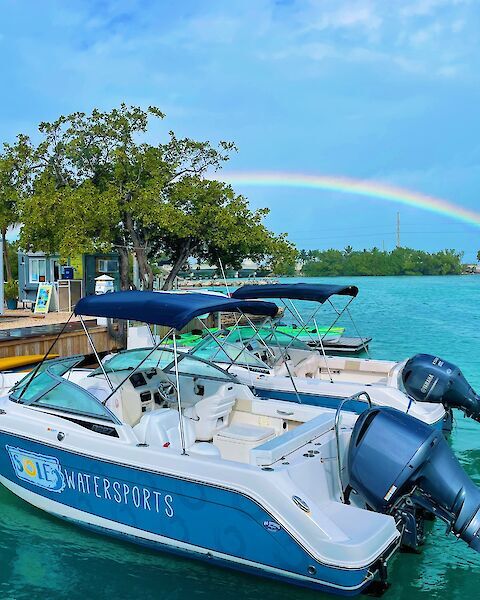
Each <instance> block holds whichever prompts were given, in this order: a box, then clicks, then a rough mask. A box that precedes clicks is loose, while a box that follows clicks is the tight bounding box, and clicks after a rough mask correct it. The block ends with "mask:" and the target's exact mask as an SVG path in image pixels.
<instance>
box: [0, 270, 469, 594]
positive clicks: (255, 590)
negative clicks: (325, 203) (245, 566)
mask: <svg viewBox="0 0 480 600" xmlns="http://www.w3.org/2000/svg"><path fill="white" fill-rule="evenodd" d="M311 281H322V280H311ZM324 281H325V282H328V283H334V282H335V283H349V284H352V283H353V284H356V285H358V286H359V287H360V294H359V296H358V298H357V299H356V300H355V301H354V303H353V304H352V314H353V316H354V318H355V320H356V322H357V324H358V328H359V330H360V332H361V333H362V334H365V335H366V334H368V335H371V336H373V338H374V342H373V343H372V345H371V354H372V356H374V357H378V358H391V359H395V360H396V359H401V358H404V357H406V356H410V355H412V354H415V353H416V352H421V351H424V352H429V353H433V354H438V355H439V356H441V357H443V358H445V359H447V360H451V361H453V362H454V363H456V364H458V365H459V366H461V367H462V369H463V371H464V373H465V375H466V377H467V379H468V380H469V381H470V382H471V383H472V385H473V386H474V387H476V388H477V389H480V311H479V297H480V277H474V276H465V277H423V278H422V277H418V278H415V277H398V278H376V277H367V278H348V279H344V278H329V279H326V280H324ZM326 313H327V314H328V316H330V314H331V311H330V312H329V311H328V310H327V307H326V308H325V311H323V313H322V312H321V313H320V314H324V317H319V319H318V322H319V323H322V324H326V323H327V321H328V319H327V314H326ZM344 324H345V326H346V327H347V333H348V334H351V335H355V331H354V330H353V329H352V327H351V326H349V324H348V321H346V320H345V321H344ZM452 444H453V447H454V449H455V451H456V453H457V455H458V456H459V457H460V460H461V461H462V463H463V465H464V467H465V468H466V470H467V471H468V472H469V473H470V475H471V476H472V477H473V479H474V480H475V481H476V482H477V484H478V485H480V423H473V422H471V421H469V420H467V419H463V418H462V417H461V416H460V415H457V420H456V427H455V431H454V434H453V439H452ZM444 531H445V527H444V526H443V525H441V524H437V525H436V526H435V527H434V528H433V531H432V533H431V535H430V536H429V538H428V540H427V544H426V546H425V547H424V550H423V551H422V553H421V554H420V555H413V554H401V555H399V556H398V557H397V558H396V559H395V561H394V562H393V563H391V566H390V581H391V584H392V586H391V588H390V589H389V590H388V591H387V593H386V594H385V596H384V598H385V600H397V599H402V600H420V599H423V598H425V599H426V598H429V599H431V598H441V599H446V598H453V599H456V598H458V599H460V598H461V599H462V600H464V599H465V598H473V597H478V584H479V582H480V579H479V578H480V555H478V554H475V553H473V552H472V551H471V550H469V549H468V548H467V547H466V545H465V544H464V543H463V542H461V541H456V540H455V539H454V538H453V537H446V536H445V535H444ZM238 597H241V598H242V599H250V598H251V599H255V600H258V598H278V599H280V600H281V599H285V600H286V599H287V598H288V599H289V600H293V599H305V600H307V599H309V598H312V599H313V598H314V597H315V598H321V599H322V598H331V596H326V595H325V596H324V595H322V594H318V593H313V592H310V591H307V590H301V589H297V588H293V587H289V586H285V585H282V584H278V583H274V582H270V581H267V580H262V579H260V578H255V577H250V576H246V575H241V574H236V573H234V572H230V571H226V570H221V569H217V568H212V567H211V566H207V565H204V564H203V563H197V562H194V561H191V560H187V559H181V558H174V557H171V556H168V555H163V554H158V553H153V552H150V551H146V550H143V549H139V548H138V547H136V546H133V545H129V544H126V543H122V542H118V541H113V540H110V539H108V538H104V537H101V536H98V535H95V534H91V533H88V532H85V531H83V530H81V529H78V528H76V527H74V526H71V525H68V524H65V523H63V522H61V521H58V520H56V519H53V518H50V517H48V516H46V515H44V514H43V513H41V512H39V511H37V510H35V509H33V508H30V507H29V506H28V505H27V504H25V503H23V502H22V501H20V500H17V499H16V498H15V497H14V496H13V495H12V494H10V493H9V492H7V491H6V490H5V489H4V488H0V600H23V599H28V600H37V599H42V600H43V599H44V598H45V599H47V598H48V599H52V600H56V599H57V598H58V599H61V598H68V599H69V600H85V599H86V598H112V599H115V600H122V599H124V598H125V599H127V598H128V599H130V600H132V599H137V598H138V599H141V600H150V599H157V598H158V599H160V598H161V599H166V598H168V599H169V600H174V599H180V598H182V599H183V598H189V599H191V598H222V599H224V600H229V599H232V600H233V599H235V600H237V598H238Z"/></svg>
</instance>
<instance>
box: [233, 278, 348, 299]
mask: <svg viewBox="0 0 480 600" xmlns="http://www.w3.org/2000/svg"><path fill="white" fill-rule="evenodd" d="M357 294H358V288H357V286H355V285H330V284H323V283H274V284H269V285H244V286H243V287H241V288H239V289H238V290H235V291H234V292H233V294H232V297H233V298H237V299H246V298H288V299H289V300H312V301H313V302H320V303H321V304H323V303H324V302H325V301H326V300H328V299H329V298H330V296H352V297H353V298H354V297H355V296H356V295H357Z"/></svg>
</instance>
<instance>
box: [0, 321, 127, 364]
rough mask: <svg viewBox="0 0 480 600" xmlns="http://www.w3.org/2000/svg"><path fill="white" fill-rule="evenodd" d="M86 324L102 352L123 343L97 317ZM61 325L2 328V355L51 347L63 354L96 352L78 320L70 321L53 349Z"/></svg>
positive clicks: (0, 332)
mask: <svg viewBox="0 0 480 600" xmlns="http://www.w3.org/2000/svg"><path fill="white" fill-rule="evenodd" d="M85 324H86V326H87V329H88V333H89V334H90V336H91V338H92V340H93V343H94V344H95V348H96V349H97V352H98V353H99V354H105V353H108V352H113V351H115V350H119V349H121V347H122V346H121V344H119V342H118V341H116V340H115V339H114V338H113V337H112V336H111V335H110V334H109V331H108V329H107V327H102V326H99V325H97V321H96V320H95V319H88V320H86V321H85ZM62 327H63V324H62V323H59V324H55V325H39V326H37V327H19V328H15V329H6V330H0V358H11V357H14V356H29V355H32V354H45V353H46V352H47V351H49V350H50V352H52V353H55V354H58V355H60V356H71V355H72V354H84V355H91V354H92V353H93V351H92V348H91V346H90V344H89V342H88V339H87V336H86V335H85V332H84V330H83V328H82V325H81V323H78V322H73V323H69V324H68V325H67V326H66V328H65V331H64V332H63V333H62V335H61V336H60V338H59V340H58V341H57V343H56V344H55V346H54V347H53V348H52V349H50V348H51V345H52V344H53V342H54V340H55V338H56V337H57V336H58V334H59V333H60V331H61V330H62Z"/></svg>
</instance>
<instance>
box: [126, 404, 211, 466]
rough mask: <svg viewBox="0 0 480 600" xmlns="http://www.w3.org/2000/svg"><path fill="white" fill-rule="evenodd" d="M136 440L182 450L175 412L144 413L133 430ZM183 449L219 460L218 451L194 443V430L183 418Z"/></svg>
mask: <svg viewBox="0 0 480 600" xmlns="http://www.w3.org/2000/svg"><path fill="white" fill-rule="evenodd" d="M133 431H134V432H135V434H136V436H137V438H138V439H139V441H140V442H141V443H143V444H148V445H149V446H157V447H158V446H161V447H164V448H173V449H175V450H181V449H182V438H181V432H180V419H179V413H178V411H177V410H174V409H172V408H159V409H157V410H153V411H150V412H148V413H145V414H144V415H143V417H142V419H141V421H140V423H138V425H136V426H135V427H134V428H133ZM183 432H184V435H185V449H186V451H187V453H188V454H192V455H193V454H195V455H198V456H206V457H210V458H219V457H220V451H219V450H218V449H217V448H216V447H215V446H214V445H213V444H208V443H207V442H197V441H195V428H194V426H193V423H192V421H191V420H190V419H186V418H185V417H184V418H183Z"/></svg>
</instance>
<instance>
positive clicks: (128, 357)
mask: <svg viewBox="0 0 480 600" xmlns="http://www.w3.org/2000/svg"><path fill="white" fill-rule="evenodd" d="M172 352H173V351H172V350H170V349H166V348H157V349H156V350H153V352H152V348H135V349H132V350H122V351H121V352H118V353H117V354H114V355H113V356H112V357H111V358H109V359H108V360H106V361H105V362H104V363H103V367H104V369H105V371H106V372H107V373H115V372H117V371H133V370H134V369H136V368H137V367H138V365H139V364H140V363H142V364H141V367H142V369H152V368H158V369H164V368H165V367H166V366H168V365H169V364H170V363H171V362H172V360H173V357H172ZM149 355H150V356H149ZM147 357H148V358H147ZM142 361H143V362H142ZM101 373H102V369H101V368H100V367H98V368H97V369H95V371H94V372H93V373H92V375H98V374H101Z"/></svg>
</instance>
